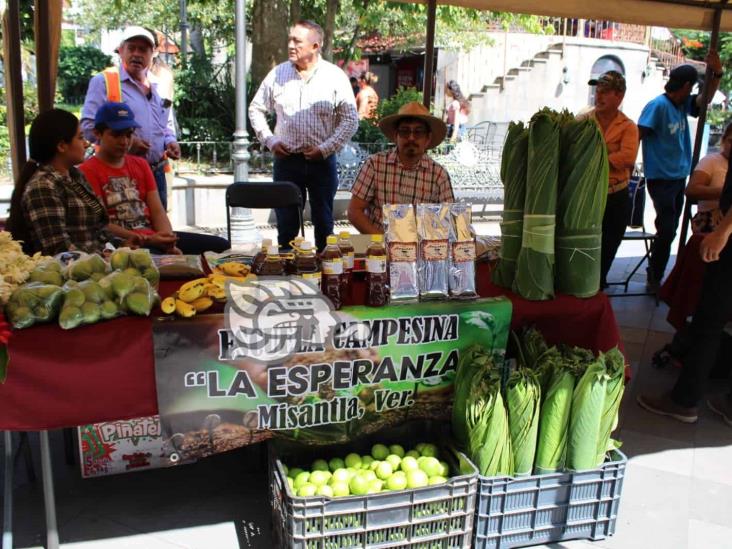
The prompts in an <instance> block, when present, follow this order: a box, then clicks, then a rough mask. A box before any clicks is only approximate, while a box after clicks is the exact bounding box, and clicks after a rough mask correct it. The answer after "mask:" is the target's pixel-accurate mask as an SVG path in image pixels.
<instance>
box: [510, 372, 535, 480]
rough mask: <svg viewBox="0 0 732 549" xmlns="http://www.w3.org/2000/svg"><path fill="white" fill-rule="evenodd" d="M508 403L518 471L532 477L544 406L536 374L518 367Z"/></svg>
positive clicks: (512, 444) (511, 377)
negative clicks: (540, 416) (541, 410)
mask: <svg viewBox="0 0 732 549" xmlns="http://www.w3.org/2000/svg"><path fill="white" fill-rule="evenodd" d="M506 404H507V407H508V426H509V431H510V434H511V449H512V451H513V461H514V472H515V474H516V475H530V474H531V471H532V470H533V468H534V457H535V455H536V436H537V433H538V431H539V410H540V407H541V389H540V387H539V381H538V379H537V377H536V373H535V372H533V371H532V370H529V369H528V368H518V369H517V370H515V371H514V372H512V373H511V375H510V376H509V378H508V383H506Z"/></svg>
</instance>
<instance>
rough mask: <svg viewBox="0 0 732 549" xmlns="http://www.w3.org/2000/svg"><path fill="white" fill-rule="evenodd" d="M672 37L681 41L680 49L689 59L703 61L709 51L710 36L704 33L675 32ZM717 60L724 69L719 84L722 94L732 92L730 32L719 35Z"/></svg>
mask: <svg viewBox="0 0 732 549" xmlns="http://www.w3.org/2000/svg"><path fill="white" fill-rule="evenodd" d="M673 33H674V35H675V36H676V37H677V38H679V39H680V40H681V49H682V51H683V52H684V55H685V56H686V57H688V58H689V59H694V60H696V61H704V57H705V56H706V54H707V51H709V41H710V34H709V33H708V32H705V31H692V30H675V31H673ZM719 58H720V60H721V61H722V67H723V68H724V76H723V77H722V80H721V82H720V83H719V89H720V90H722V92H730V91H732V32H722V33H720V34H719Z"/></svg>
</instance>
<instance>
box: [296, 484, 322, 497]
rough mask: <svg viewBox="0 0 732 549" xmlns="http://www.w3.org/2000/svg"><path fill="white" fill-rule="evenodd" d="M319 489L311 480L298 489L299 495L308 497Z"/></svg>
mask: <svg viewBox="0 0 732 549" xmlns="http://www.w3.org/2000/svg"><path fill="white" fill-rule="evenodd" d="M317 490H318V488H317V486H315V484H310V483H309V482H306V483H305V484H303V485H302V486H300V488H299V489H298V490H297V495H298V496H300V497H301V498H307V497H310V496H314V495H315V492H316V491H317Z"/></svg>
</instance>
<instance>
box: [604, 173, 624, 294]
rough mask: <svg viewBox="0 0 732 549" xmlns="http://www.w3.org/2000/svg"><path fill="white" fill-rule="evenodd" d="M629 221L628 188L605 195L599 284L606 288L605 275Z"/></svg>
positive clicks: (608, 270)
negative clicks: (605, 203)
mask: <svg viewBox="0 0 732 549" xmlns="http://www.w3.org/2000/svg"><path fill="white" fill-rule="evenodd" d="M629 221H630V199H629V198H628V188H627V187H626V188H625V189H622V190H619V191H616V192H614V193H612V194H609V195H607V205H606V206H605V214H604V216H603V218H602V256H601V257H602V259H601V260H600V284H601V285H602V287H605V286H607V273H609V272H610V267H611V266H612V264H613V260H614V259H615V254H616V253H618V247H619V246H620V242H622V240H623V236H624V235H625V228H626V227H627V226H628V222H629Z"/></svg>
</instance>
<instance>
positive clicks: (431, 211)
mask: <svg viewBox="0 0 732 549" xmlns="http://www.w3.org/2000/svg"><path fill="white" fill-rule="evenodd" d="M417 233H418V235H419V261H418V273H419V297H420V298H421V299H447V295H448V276H449V271H450V257H449V256H450V254H449V240H450V208H449V205H448V204H418V205H417Z"/></svg>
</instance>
